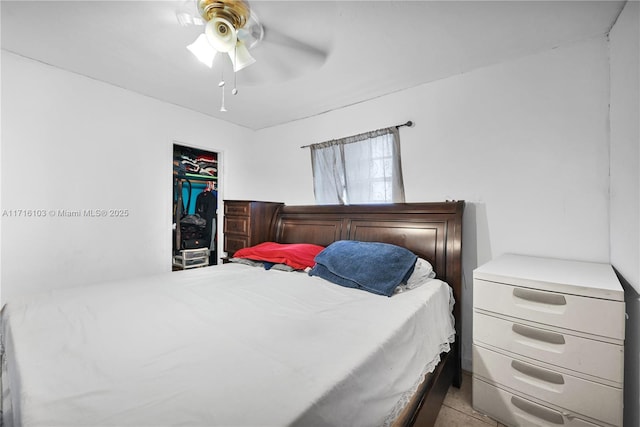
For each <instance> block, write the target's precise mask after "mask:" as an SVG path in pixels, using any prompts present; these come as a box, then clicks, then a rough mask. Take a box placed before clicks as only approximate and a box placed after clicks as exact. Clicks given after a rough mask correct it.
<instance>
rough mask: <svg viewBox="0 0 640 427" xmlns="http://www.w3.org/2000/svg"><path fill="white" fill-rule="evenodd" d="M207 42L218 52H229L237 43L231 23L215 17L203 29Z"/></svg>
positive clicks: (235, 32)
mask: <svg viewBox="0 0 640 427" xmlns="http://www.w3.org/2000/svg"><path fill="white" fill-rule="evenodd" d="M204 34H205V36H206V38H207V41H208V42H209V44H211V46H213V48H214V49H215V50H217V51H218V52H230V51H231V50H233V48H234V47H235V45H236V43H237V42H238V33H237V31H236V29H235V28H234V27H233V25H232V24H231V22H229V21H227V20H226V19H224V18H220V17H215V18H213V19H211V20H210V21H209V22H207V25H206V26H205V27H204Z"/></svg>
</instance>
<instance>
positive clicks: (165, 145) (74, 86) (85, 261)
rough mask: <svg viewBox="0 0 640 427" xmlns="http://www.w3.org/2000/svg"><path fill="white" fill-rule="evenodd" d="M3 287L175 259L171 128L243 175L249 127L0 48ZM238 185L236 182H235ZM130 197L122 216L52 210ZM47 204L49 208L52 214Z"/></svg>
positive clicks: (93, 277)
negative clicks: (66, 215)
mask: <svg viewBox="0 0 640 427" xmlns="http://www.w3.org/2000/svg"><path fill="white" fill-rule="evenodd" d="M2 125H3V127H2V208H3V213H4V212H7V213H8V214H9V215H11V212H12V211H17V210H19V209H25V210H26V209H30V210H39V211H41V212H43V213H44V215H46V216H45V217H35V216H31V217H27V216H24V215H25V214H24V213H22V214H21V216H18V217H16V216H15V215H19V214H18V213H17V212H15V213H13V216H6V215H5V216H4V217H3V218H2V262H1V264H2V298H3V300H6V299H7V298H10V297H11V296H12V295H15V294H19V293H24V292H31V291H35V290H43V289H49V288H53V287H60V286H70V285H76V284H82V283H91V282H96V281H102V280H109V279H118V278H123V277H133V276H141V275H147V274H154V273H159V272H164V271H169V270H170V269H171V224H172V215H171V209H172V208H171V194H172V180H171V174H172V164H171V160H172V156H173V153H172V140H174V139H175V140H177V141H180V142H181V143H184V144H191V145H194V146H198V147H202V148H206V149H211V150H212V151H220V152H221V154H222V162H223V167H224V172H223V176H222V186H223V188H222V191H223V192H224V194H225V195H230V196H231V197H237V196H236V194H238V192H237V191H236V190H234V186H237V187H238V188H243V187H245V186H246V185H245V182H244V179H245V178H244V173H243V171H244V170H245V168H244V167H243V166H242V165H241V163H242V161H243V160H242V159H243V158H244V157H245V155H244V154H245V153H244V151H243V147H244V146H246V141H247V140H248V139H249V137H251V135H252V133H253V132H251V131H249V130H247V129H245V128H241V127H238V126H235V125H231V124H229V123H226V122H222V121H219V120H216V119H213V118H211V117H207V116H204V115H201V114H198V113H194V112H192V111H189V110H185V109H182V108H179V107H176V106H173V105H169V104H166V103H163V102H160V101H157V100H154V99H151V98H148V97H145V96H141V95H138V94H135V93H133V92H130V91H127V90H123V89H120V88H117V87H114V86H111V85H108V84H104V83H101V82H98V81H96V80H92V79H89V78H86V77H83V76H80V75H77V74H73V73H69V72H66V71H63V70H60V69H57V68H53V67H50V66H47V65H44V64H41V63H39V62H35V61H32V60H29V59H25V58H22V57H19V56H16V55H14V54H11V53H8V52H5V51H3V52H2ZM234 193H235V194H234ZM85 209H94V210H95V209H107V210H108V209H127V210H128V211H129V215H128V216H127V217H126V218H91V217H80V218H77V217H71V218H63V217H60V216H59V215H58V210H85ZM51 211H53V212H55V215H52V214H51Z"/></svg>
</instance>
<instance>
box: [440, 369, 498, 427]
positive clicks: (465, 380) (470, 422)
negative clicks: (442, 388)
mask: <svg viewBox="0 0 640 427" xmlns="http://www.w3.org/2000/svg"><path fill="white" fill-rule="evenodd" d="M488 426H493V427H505V426H504V425H503V424H502V423H499V422H497V421H495V420H492V419H491V418H489V417H487V416H486V415H483V414H481V413H479V412H477V411H474V410H473V408H472V407H471V373H469V372H466V371H464V372H463V373H462V387H460V388H459V389H458V388H455V387H453V386H451V388H450V389H449V391H448V392H447V396H446V397H445V399H444V403H443V405H442V407H441V408H440V413H439V414H438V419H437V420H436V425H435V427H488Z"/></svg>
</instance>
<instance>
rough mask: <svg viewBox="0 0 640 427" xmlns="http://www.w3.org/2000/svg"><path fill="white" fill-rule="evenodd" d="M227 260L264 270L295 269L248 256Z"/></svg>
mask: <svg viewBox="0 0 640 427" xmlns="http://www.w3.org/2000/svg"><path fill="white" fill-rule="evenodd" d="M229 262H235V263H237V264H244V265H248V266H250V267H262V268H264V269H265V270H272V269H273V270H280V271H297V270H296V269H295V268H293V267H291V266H289V265H286V264H274V263H272V262H269V261H254V260H252V259H249V258H229Z"/></svg>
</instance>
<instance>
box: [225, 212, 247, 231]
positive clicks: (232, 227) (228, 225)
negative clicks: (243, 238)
mask: <svg viewBox="0 0 640 427" xmlns="http://www.w3.org/2000/svg"><path fill="white" fill-rule="evenodd" d="M249 226H250V222H249V218H248V217H243V216H225V217H224V232H225V233H234V234H244V235H248V234H249Z"/></svg>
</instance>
